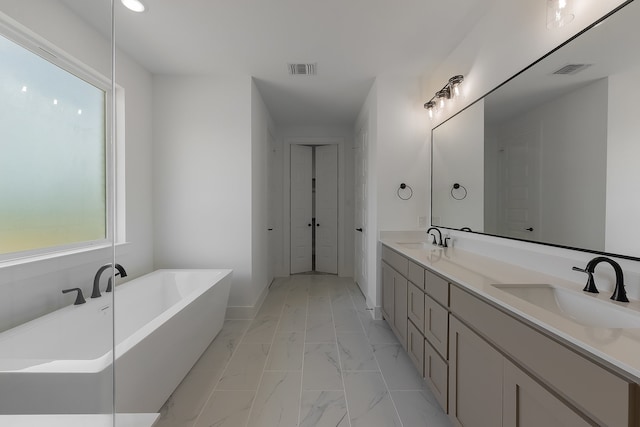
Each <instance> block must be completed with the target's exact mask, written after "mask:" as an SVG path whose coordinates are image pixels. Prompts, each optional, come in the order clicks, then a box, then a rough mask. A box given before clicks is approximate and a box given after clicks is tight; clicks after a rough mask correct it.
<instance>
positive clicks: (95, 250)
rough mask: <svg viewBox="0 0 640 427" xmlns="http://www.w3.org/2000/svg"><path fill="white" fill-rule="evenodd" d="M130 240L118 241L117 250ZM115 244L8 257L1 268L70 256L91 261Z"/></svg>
mask: <svg viewBox="0 0 640 427" xmlns="http://www.w3.org/2000/svg"><path fill="white" fill-rule="evenodd" d="M129 245H130V243H129V242H122V243H116V244H115V247H116V250H120V249H125V248H126V247H127V246H129ZM112 247H113V246H112V245H111V244H110V243H104V244H99V245H94V246H85V247H82V248H74V249H68V250H61V251H55V252H48V253H44V254H38V255H31V256H25V257H22V258H14V259H8V260H5V261H0V270H2V269H3V268H10V267H19V266H28V265H32V264H39V263H47V262H60V261H63V260H66V259H69V258H74V257H78V258H79V262H78V264H82V263H85V262H90V261H91V260H93V259H95V258H101V259H102V258H104V257H105V254H102V253H101V252H103V251H106V250H108V249H111V248H112Z"/></svg>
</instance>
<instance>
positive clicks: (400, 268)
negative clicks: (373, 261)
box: [382, 246, 409, 277]
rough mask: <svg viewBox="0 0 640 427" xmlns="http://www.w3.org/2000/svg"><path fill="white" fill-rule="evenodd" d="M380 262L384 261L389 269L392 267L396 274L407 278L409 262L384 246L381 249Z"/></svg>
mask: <svg viewBox="0 0 640 427" xmlns="http://www.w3.org/2000/svg"><path fill="white" fill-rule="evenodd" d="M382 260H383V261H386V263H387V264H389V265H390V266H391V267H393V268H394V269H395V270H396V271H397V272H398V273H400V274H402V275H403V276H404V277H407V273H408V271H409V260H408V259H406V258H405V257H403V256H402V255H400V254H399V253H398V252H395V251H393V250H391V249H389V248H387V247H386V246H383V247H382Z"/></svg>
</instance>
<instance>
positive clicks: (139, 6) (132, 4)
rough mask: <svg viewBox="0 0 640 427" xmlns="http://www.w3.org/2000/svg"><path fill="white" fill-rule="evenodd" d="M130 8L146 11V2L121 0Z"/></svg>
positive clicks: (136, 10) (135, 10)
mask: <svg viewBox="0 0 640 427" xmlns="http://www.w3.org/2000/svg"><path fill="white" fill-rule="evenodd" d="M120 1H121V2H122V4H123V5H124V6H125V7H126V8H127V9H129V10H132V11H134V12H144V4H142V2H141V1H140V0H120Z"/></svg>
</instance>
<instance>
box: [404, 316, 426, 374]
mask: <svg viewBox="0 0 640 427" xmlns="http://www.w3.org/2000/svg"><path fill="white" fill-rule="evenodd" d="M423 352H424V336H422V334H421V333H420V331H418V328H416V325H414V324H413V323H412V322H410V321H409V322H408V323H407V353H408V354H409V358H410V359H411V361H412V362H413V364H414V365H416V368H417V369H418V372H420V375H421V376H422V374H423V373H422V369H423V367H424V366H423V365H424V353H423Z"/></svg>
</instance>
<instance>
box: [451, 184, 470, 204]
mask: <svg viewBox="0 0 640 427" xmlns="http://www.w3.org/2000/svg"><path fill="white" fill-rule="evenodd" d="M460 188H462V191H464V193H463V194H462V197H456V195H455V194H453V191H454V190H458V189H460ZM451 197H453V198H454V199H456V200H462V199H464V198H466V197H467V189H466V188H465V187H464V185H462V184H458V183H457V182H456V183H455V184H453V186H452V187H451Z"/></svg>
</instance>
